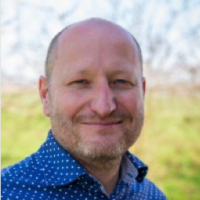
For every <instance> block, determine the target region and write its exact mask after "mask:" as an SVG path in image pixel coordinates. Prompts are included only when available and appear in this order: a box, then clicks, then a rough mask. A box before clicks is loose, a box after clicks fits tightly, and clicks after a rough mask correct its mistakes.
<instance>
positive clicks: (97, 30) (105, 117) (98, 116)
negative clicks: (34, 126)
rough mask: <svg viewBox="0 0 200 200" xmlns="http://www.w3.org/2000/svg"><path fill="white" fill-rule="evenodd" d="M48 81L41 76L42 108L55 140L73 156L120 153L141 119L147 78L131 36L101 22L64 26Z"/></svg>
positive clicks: (111, 156) (132, 138)
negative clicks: (142, 70) (143, 75)
mask: <svg viewBox="0 0 200 200" xmlns="http://www.w3.org/2000/svg"><path fill="white" fill-rule="evenodd" d="M57 51H58V52H57V59H56V61H55V64H54V68H53V71H52V75H51V76H52V77H51V81H50V83H49V84H50V86H48V84H47V80H46V79H45V78H44V77H41V78H40V95H41V98H42V101H43V104H44V113H45V114H46V115H47V116H50V118H51V123H52V130H53V134H54V136H55V138H56V139H57V141H58V142H59V143H60V144H61V145H62V146H63V147H64V148H65V149H66V150H67V151H69V152H70V153H71V154H72V155H73V156H74V157H75V158H77V159H79V160H83V161H88V162H89V161H99V162H101V161H106V160H112V159H117V158H120V157H121V156H122V155H123V154H124V152H125V151H126V150H127V149H128V148H129V147H130V146H131V145H132V144H133V143H134V142H135V141H136V139H137V138H138V136H139V134H140V132H141V128H142V124H143V115H144V109H143V99H144V87H145V82H144V79H143V78H142V73H141V63H140V59H139V57H138V49H137V47H136V45H135V43H134V40H133V38H132V36H131V35H130V34H129V33H127V32H126V31H125V30H123V29H122V28H120V27H118V26H116V25H113V24H111V23H109V22H104V21H89V22H88V21H87V22H83V23H81V24H77V25H74V26H72V27H71V28H70V29H68V30H66V31H64V32H63V33H62V34H61V35H60V38H59V41H58V50H57Z"/></svg>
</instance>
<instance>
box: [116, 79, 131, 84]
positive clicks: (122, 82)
mask: <svg viewBox="0 0 200 200" xmlns="http://www.w3.org/2000/svg"><path fill="white" fill-rule="evenodd" d="M127 83H128V81H126V80H124V79H117V80H115V81H114V84H127Z"/></svg>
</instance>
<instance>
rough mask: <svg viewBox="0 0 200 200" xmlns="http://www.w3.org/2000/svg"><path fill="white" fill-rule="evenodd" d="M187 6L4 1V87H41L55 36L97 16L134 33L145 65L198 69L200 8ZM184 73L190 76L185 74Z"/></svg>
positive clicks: (162, 1) (193, 0) (193, 3)
mask: <svg viewBox="0 0 200 200" xmlns="http://www.w3.org/2000/svg"><path fill="white" fill-rule="evenodd" d="M183 2H184V0H176V1H170V0H169V1H166V0H149V1H146V0H135V1H132V0H123V1H119V0H110V1H107V0H101V1H99V0H84V1H80V0H68V1H66V0H57V1H55V0H43V1H41V0H2V3H1V4H2V5H1V27H2V28H1V49H2V51H1V72H2V82H3V83H12V82H14V83H28V82H31V83H32V82H36V81H37V78H38V76H39V75H40V74H41V73H43V71H44V70H43V66H44V60H45V56H46V51H47V48H48V45H49V43H50V40H51V39H52V37H53V36H54V35H55V34H56V33H57V32H58V31H60V30H61V29H62V28H63V27H65V26H67V25H69V24H71V23H74V22H77V21H80V20H84V19H87V18H91V17H101V18H105V19H108V20H111V21H113V22H116V23H118V24H119V25H121V26H123V27H124V28H126V29H128V30H129V31H131V32H132V33H133V34H134V36H135V37H136V38H137V40H138V41H139V43H140V44H141V48H142V51H143V56H144V61H145V62H147V64H149V63H150V64H151V68H152V69H154V68H155V69H157V68H158V66H160V65H161V63H162V69H163V70H162V71H164V70H167V69H170V67H173V66H174V64H173V63H176V62H180V63H181V59H182V58H181V56H182V57H183V59H182V60H185V61H184V62H189V63H191V65H196V63H197V61H199V60H198V57H200V52H199V47H198V45H197V44H198V42H195V39H196V38H198V37H199V36H200V31H199V27H197V24H199V20H200V3H199V0H190V1H188V2H190V3H185V5H184V6H185V7H184V6H183ZM185 2H187V1H185ZM177 13H178V14H177ZM192 28H193V29H194V30H193V31H192ZM197 29H198V30H197ZM193 34H194V35H193ZM152 44H157V47H156V50H154V51H155V52H153V51H152V49H151V45H152ZM179 57H180V58H179ZM186 58H187V59H186ZM163 60H165V61H164V62H163ZM179 65H180V64H179ZM180 74H181V75H179V76H180V77H181V76H182V77H184V71H183V72H182V73H180ZM185 77H186V76H185Z"/></svg>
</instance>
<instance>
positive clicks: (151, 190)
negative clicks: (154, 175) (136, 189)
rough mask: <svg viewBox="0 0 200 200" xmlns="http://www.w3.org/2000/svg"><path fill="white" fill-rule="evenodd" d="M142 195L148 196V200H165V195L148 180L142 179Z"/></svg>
mask: <svg viewBox="0 0 200 200" xmlns="http://www.w3.org/2000/svg"><path fill="white" fill-rule="evenodd" d="M140 189H141V191H143V193H144V195H146V196H148V197H149V199H155V198H156V199H158V200H166V199H167V198H166V196H165V194H164V193H163V192H162V191H161V190H160V189H159V188H158V187H157V186H156V185H155V184H154V183H153V182H152V181H150V180H149V179H147V178H144V180H143V182H142V187H141V188H140Z"/></svg>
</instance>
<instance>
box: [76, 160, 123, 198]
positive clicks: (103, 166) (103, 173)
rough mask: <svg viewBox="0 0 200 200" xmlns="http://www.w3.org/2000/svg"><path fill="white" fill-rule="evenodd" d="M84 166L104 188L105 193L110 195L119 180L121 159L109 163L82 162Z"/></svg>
mask: <svg viewBox="0 0 200 200" xmlns="http://www.w3.org/2000/svg"><path fill="white" fill-rule="evenodd" d="M80 163H81V164H82V166H83V167H84V168H85V169H86V170H87V171H88V172H89V173H90V174H91V175H92V176H94V177H95V178H96V179H97V180H98V181H99V182H100V183H101V184H102V185H103V187H104V190H105V192H106V193H107V194H108V195H110V194H111V193H112V192H113V190H114V188H115V187H116V185H117V182H118V180H119V171H120V164H121V158H119V159H116V160H112V161H109V162H107V163H98V162H96V161H95V162H90V163H86V162H84V161H80Z"/></svg>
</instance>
